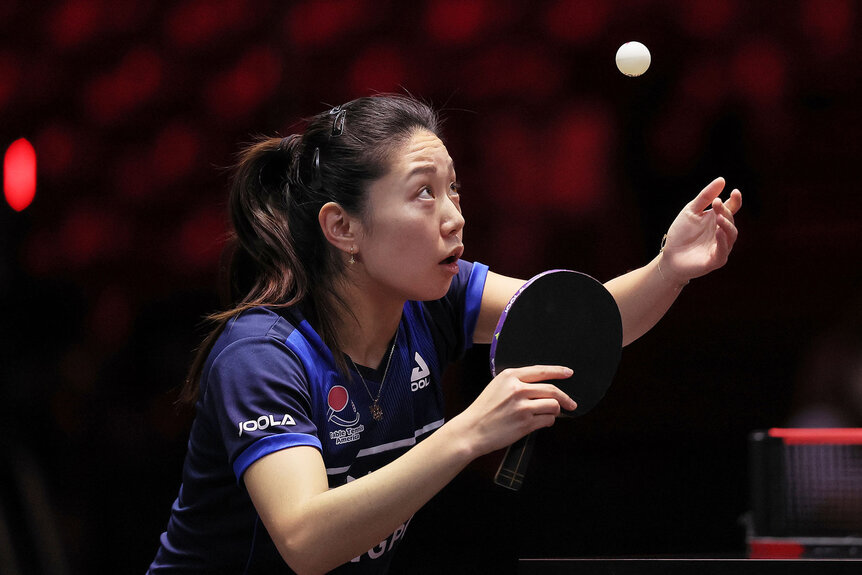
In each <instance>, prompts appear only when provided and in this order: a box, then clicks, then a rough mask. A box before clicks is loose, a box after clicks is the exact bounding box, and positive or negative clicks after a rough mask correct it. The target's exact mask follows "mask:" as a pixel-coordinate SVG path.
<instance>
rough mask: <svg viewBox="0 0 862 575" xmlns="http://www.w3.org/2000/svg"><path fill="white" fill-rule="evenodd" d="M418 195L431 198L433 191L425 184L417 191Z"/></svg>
mask: <svg viewBox="0 0 862 575" xmlns="http://www.w3.org/2000/svg"><path fill="white" fill-rule="evenodd" d="M419 197H420V198H433V197H434V192H432V191H431V188H429V187H428V186H425V187H424V188H422V189H421V190H420V191H419Z"/></svg>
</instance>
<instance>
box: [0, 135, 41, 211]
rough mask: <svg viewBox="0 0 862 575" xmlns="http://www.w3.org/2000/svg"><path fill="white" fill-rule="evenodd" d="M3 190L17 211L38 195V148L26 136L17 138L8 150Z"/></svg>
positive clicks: (9, 202) (4, 161) (4, 164)
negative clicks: (34, 147)
mask: <svg viewBox="0 0 862 575" xmlns="http://www.w3.org/2000/svg"><path fill="white" fill-rule="evenodd" d="M3 191H4V192H5V194H6V202H7V203H8V204H9V205H10V206H11V207H12V209H13V210H15V211H16V212H20V211H21V210H23V209H25V208H26V207H27V206H29V205H30V203H31V202H32V201H33V198H34V197H35V196H36V150H34V149H33V146H32V145H31V144H30V142H28V141H27V140H25V139H24V138H21V139H20V140H15V141H14V142H12V144H11V145H10V146H9V148H8V149H7V150H6V156H5V158H4V159H3Z"/></svg>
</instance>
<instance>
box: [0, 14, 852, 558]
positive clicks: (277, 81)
mask: <svg viewBox="0 0 862 575" xmlns="http://www.w3.org/2000/svg"><path fill="white" fill-rule="evenodd" d="M859 18H860V16H859V6H858V4H857V3H856V2H853V1H851V0H835V1H827V0H796V1H791V2H785V3H781V4H780V5H779V4H776V3H773V2H760V1H758V2H745V1H742V0H692V1H683V0H664V1H658V0H635V1H627V2H603V1H599V0H582V1H576V0H545V1H531V2H516V1H505V0H504V1H493V2H492V1H490V0H464V1H456V0H425V1H421V2H411V3H402V2H394V1H375V2H372V1H370V0H367V1H362V0H356V1H349V0H323V1H317V2H314V1H294V2H275V1H260V2H253V1H242V0H214V1H203V0H182V1H174V2H164V1H156V0H134V1H133V0H71V1H68V2H40V3H34V2H25V1H23V0H0V118H2V122H0V147H2V150H3V151H5V150H6V148H7V147H8V146H9V145H11V144H12V142H14V141H15V140H17V139H19V138H27V139H28V140H29V141H30V142H31V143H32V145H33V147H34V148H35V150H36V154H37V157H38V185H37V192H36V196H35V198H34V200H33V202H32V204H31V205H30V206H29V207H28V208H26V209H25V210H23V211H21V212H17V211H15V210H13V209H12V208H11V207H9V206H7V205H3V206H0V246H2V252H0V255H2V259H0V306H2V314H0V318H2V320H0V321H2V324H0V325H2V331H0V392H2V395H0V417H2V424H0V425H2V427H0V429H2V436H3V441H2V445H3V446H4V453H3V454H2V455H3V459H4V460H3V462H2V469H3V470H4V477H8V478H5V479H4V480H3V483H2V484H0V487H2V488H3V495H4V497H5V500H3V507H2V508H0V512H5V515H6V517H7V520H9V521H10V524H11V525H13V526H18V527H20V526H21V525H22V524H21V521H22V520H23V519H22V518H23V517H24V516H25V512H26V509H22V508H23V507H24V505H23V503H22V501H23V500H21V499H20V498H16V496H15V492H16V487H15V481H16V480H15V477H16V474H15V473H16V472H15V470H16V469H19V468H20V462H21V461H24V460H26V461H32V462H33V463H34V464H35V467H34V469H35V473H37V475H36V477H41V479H42V481H43V482H44V485H45V494H46V496H47V497H48V501H49V503H50V507H49V508H50V511H51V514H50V516H49V519H52V520H53V522H54V523H53V524H54V526H55V527H56V531H57V533H58V534H59V540H58V541H56V545H53V544H52V545H50V546H48V547H45V546H44V545H42V544H40V543H32V540H30V539H28V538H26V537H25V532H26V531H27V530H26V529H24V528H23V527H21V528H20V529H19V528H16V529H15V533H14V534H13V535H12V541H13V542H14V543H16V544H19V545H20V549H21V550H20V551H19V552H18V557H17V560H18V562H19V564H20V565H21V566H22V570H23V571H24V572H28V573H29V572H37V571H35V569H36V567H35V566H38V564H39V559H37V558H38V557H39V556H44V555H45V554H46V553H47V554H49V555H51V556H52V557H54V558H56V559H58V560H59V559H62V564H64V565H66V566H67V569H68V572H73V573H107V572H110V573H141V572H143V571H144V570H145V569H146V566H147V565H148V563H149V561H150V559H151V558H152V555H153V554H154V552H155V550H156V547H157V545H158V536H159V533H160V532H161V530H162V529H163V528H164V525H165V523H166V521H167V518H168V513H169V507H170V503H171V501H172V499H173V498H174V496H175V495H176V491H177V488H178V486H179V480H180V468H181V464H182V457H183V453H184V450H185V440H186V433H187V430H188V423H189V419H188V416H187V415H182V414H177V413H176V411H175V409H174V408H173V406H172V402H173V395H172V393H173V390H174V389H175V387H176V386H177V385H179V384H180V383H181V381H182V379H183V376H184V372H185V369H186V367H187V365H188V362H189V360H190V359H191V354H192V351H193V349H194V348H195V346H196V345H197V343H198V341H199V339H200V338H201V336H202V334H203V333H204V331H203V327H202V325H201V318H202V317H203V316H204V315H205V314H206V313H208V312H211V311H214V310H215V309H217V307H218V303H219V302H218V299H217V297H216V289H215V285H216V275H217V271H218V266H219V256H220V248H221V245H222V241H223V238H224V235H225V232H226V227H225V223H226V214H225V210H224V207H225V199H226V188H227V186H226V174H225V171H224V170H223V168H224V167H226V166H228V165H230V164H231V162H232V160H233V157H234V153H235V152H236V151H237V150H238V149H239V147H240V145H241V144H242V143H243V142H246V141H248V140H249V139H250V138H251V137H252V136H254V135H256V134H267V135H277V134H280V135H286V134H289V133H291V131H292V129H293V127H294V126H295V125H296V124H297V122H298V120H300V119H301V118H302V117H304V116H307V115H310V114H313V113H316V112H318V111H321V110H323V109H326V108H327V107H329V106H332V105H335V104H338V103H342V102H344V101H347V100H350V99H353V98H355V97H358V96H362V95H367V94H371V93H376V92H390V91H395V92H405V91H407V92H410V93H412V94H413V95H415V96H417V97H419V98H421V99H423V100H426V101H429V102H431V103H433V104H434V105H435V106H436V107H438V108H439V109H441V110H442V113H443V115H444V116H445V117H446V119H447V120H446V124H445V135H446V141H447V145H448V146H449V149H450V153H451V154H452V156H453V157H454V158H455V161H456V165H457V168H458V172H459V178H460V179H461V181H462V183H463V187H464V193H463V207H464V212H465V216H466V218H467V222H468V224H467V235H466V245H467V253H466V254H465V258H467V259H473V260H478V261H482V262H485V263H487V264H489V265H491V267H492V269H494V270H496V271H499V272H502V273H506V274H510V275H519V276H522V277H527V276H530V275H532V274H534V273H536V272H538V271H541V270H544V269H547V268H549V267H557V268H559V267H568V268H573V269H578V270H581V271H584V272H587V273H590V274H591V275H594V276H595V277H597V278H599V279H603V280H607V279H610V278H611V277H613V276H615V275H618V274H620V273H623V272H625V271H627V270H629V269H632V268H634V267H637V266H639V265H642V264H643V263H646V262H647V261H648V260H649V259H650V258H651V257H652V256H653V255H654V254H655V253H657V250H658V247H659V242H660V239H661V236H662V234H663V233H664V231H665V229H666V228H667V226H668V225H669V224H670V222H671V221H672V219H673V217H674V216H675V215H676V213H677V212H678V211H679V210H680V209H681V208H682V206H683V205H684V204H685V203H686V202H687V201H689V200H690V199H691V198H693V197H694V195H695V194H696V193H697V192H698V191H699V190H700V189H701V188H702V187H703V186H704V185H705V184H706V183H708V182H709V181H710V180H711V179H713V178H714V177H716V176H719V175H722V176H724V177H726V178H727V180H728V184H729V186H730V187H739V188H740V189H742V191H743V195H744V206H743V210H742V212H741V213H740V214H739V217H738V227H739V228H740V231H741V235H740V239H739V242H738V244H737V246H736V250H735V252H734V254H733V255H732V258H731V261H730V263H729V264H728V265H727V266H726V268H724V269H722V270H720V271H718V272H716V273H714V274H712V275H710V276H708V277H706V278H703V279H699V280H696V281H694V282H692V284H691V285H690V286H689V287H688V288H686V290H685V291H684V293H683V295H682V296H681V298H680V300H679V301H678V302H677V304H676V305H675V307H674V308H673V309H672V310H671V312H670V313H669V314H668V316H667V317H666V318H665V320H664V321H663V322H662V323H661V324H660V325H659V326H658V327H657V328H655V329H654V330H653V331H652V332H651V333H649V334H648V335H646V336H645V337H644V338H642V339H641V340H639V341H638V342H636V343H634V344H633V345H631V346H630V347H629V348H627V349H626V350H625V352H624V354H623V363H622V365H621V367H620V371H619V374H618V376H617V379H616V382H615V385H614V387H613V389H612V391H611V392H610V394H609V396H608V398H607V399H606V401H605V402H604V403H603V404H602V406H600V408H597V409H596V410H595V411H594V412H593V413H592V414H591V415H590V416H589V417H588V418H585V419H583V420H578V421H575V422H561V423H560V424H559V425H558V426H556V427H555V428H554V430H552V431H549V432H548V433H546V434H545V436H544V438H540V443H539V446H538V448H537V455H536V460H535V461H534V464H533V466H532V468H531V476H530V478H529V481H530V482H529V484H528V485H527V486H526V487H525V489H524V491H523V492H521V493H520V494H517V495H514V494H511V493H507V492H501V491H500V490H498V489H497V488H495V487H493V486H492V485H491V477H492V475H493V471H494V469H495V467H496V465H497V462H498V460H499V458H498V457H497V456H489V457H486V458H483V459H481V460H479V461H477V462H476V463H475V464H474V465H472V466H471V467H470V468H469V469H468V470H467V471H465V472H464V473H463V474H462V476H461V477H460V478H459V479H458V480H456V481H455V482H454V483H453V484H452V485H451V486H450V487H448V488H447V489H446V490H444V492H443V493H441V494H440V496H438V497H437V498H436V499H435V500H434V501H432V502H431V504H429V506H428V507H427V508H426V509H425V510H423V511H422V512H420V513H419V514H418V515H417V517H416V518H415V519H414V521H413V522H412V523H411V527H410V531H409V532H408V536H407V542H408V543H407V547H406V549H405V550H404V553H403V554H402V557H401V558H400V559H399V560H400V561H401V563H402V566H410V569H412V571H410V572H424V570H427V572H434V571H440V570H446V571H447V572H458V569H459V568H463V569H464V570H467V569H468V568H470V569H474V570H475V569H480V568H490V567H496V568H499V569H502V570H503V572H505V571H506V570H507V569H508V570H512V569H514V560H515V558H516V557H542V556H591V555H632V554H651V555H654V554H671V553H683V554H698V553H715V552H721V553H733V552H741V551H742V549H743V548H744V531H743V528H742V526H741V524H740V522H739V520H740V517H741V516H742V515H743V514H744V513H745V512H746V510H747V509H748V508H749V503H748V500H747V497H748V494H747V481H748V476H747V467H746V456H747V454H746V437H747V434H748V432H750V431H751V430H753V429H758V428H765V427H770V426H774V425H783V424H785V423H786V422H788V421H789V420H790V419H789V418H790V417H791V416H792V415H793V413H794V412H795V411H796V410H797V409H799V406H798V405H797V402H796V399H795V398H796V397H797V395H798V389H799V387H800V386H801V385H802V382H801V381H800V379H801V376H800V373H801V364H802V362H803V361H804V359H805V357H806V354H807V353H808V350H809V349H810V348H811V346H812V342H813V341H815V340H816V339H817V337H818V335H819V334H822V333H825V332H828V331H829V330H830V329H831V328H832V326H833V325H834V324H836V323H837V322H839V321H840V320H841V319H842V318H845V317H846V316H847V315H848V314H850V313H851V310H858V309H859V307H860V302H862V300H860V297H862V294H860V267H862V266H860V263H862V261H860V255H859V236H860V234H862V223H860V219H859V216H858V212H857V210H856V201H855V200H856V198H855V193H856V192H857V191H858V190H857V188H858V176H857V172H858V169H859V166H860V162H862V140H860V138H859V137H858V133H859V131H860V128H862V112H860V110H862V108H860V106H859V104H858V102H859V99H860V96H862V78H860V76H861V75H862V46H860V41H859V38H860V37H862V35H860V23H859ZM629 40H638V41H641V42H643V43H644V44H646V45H647V46H648V47H649V48H650V50H651V52H652V59H653V61H652V66H651V68H650V69H649V71H648V72H647V73H646V74H645V75H644V76H642V77H639V78H628V77H625V76H623V75H622V74H620V73H619V72H618V71H617V70H616V68H615V65H614V54H615V51H616V49H617V47H618V46H619V45H620V44H622V43H623V42H626V41H629ZM857 313H858V312H857ZM486 355H487V348H484V349H483V348H479V349H476V350H475V351H474V352H472V353H471V354H470V355H469V356H468V357H467V358H466V359H465V360H464V362H463V363H462V364H461V365H459V366H458V367H457V368H455V369H453V371H452V373H451V380H452V383H453V384H454V387H455V388H456V389H466V390H468V391H466V392H461V391H454V392H452V393H451V396H452V397H451V399H452V409H453V410H456V409H457V408H458V407H459V406H460V405H462V404H463V402H464V401H467V400H468V398H469V390H471V389H472V390H475V389H476V388H477V387H480V386H481V385H484V383H486V382H487V381H488V379H489V375H488V369H487V366H486ZM848 417H849V418H850V419H848V422H849V423H850V424H853V425H859V426H862V420H860V419H858V418H859V417H860V416H859V414H858V413H856V414H851V415H850V416H848ZM852 417H856V418H857V419H855V420H853V419H852ZM28 477H31V476H28ZM456 560H457V565H459V566H460V567H451V565H452V564H453V563H455V562H456ZM444 566H449V567H445V569H444ZM30 569H34V570H33V571H31V570H30ZM405 569H406V567H405Z"/></svg>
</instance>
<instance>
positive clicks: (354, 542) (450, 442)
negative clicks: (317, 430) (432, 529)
mask: <svg viewBox="0 0 862 575" xmlns="http://www.w3.org/2000/svg"><path fill="white" fill-rule="evenodd" d="M457 427H458V424H457V422H455V420H453V421H452V422H449V423H447V424H446V425H444V426H443V427H441V428H440V429H438V430H437V431H436V432H434V433H433V434H431V435H430V436H429V437H428V438H426V439H425V440H424V441H422V442H420V443H419V444H418V445H416V446H414V447H413V448H412V449H410V450H409V451H408V452H407V453H405V454H403V455H402V456H401V457H399V458H398V459H396V460H395V461H393V462H391V463H389V464H388V465H386V466H384V467H382V468H380V469H378V470H376V471H374V472H373V473H370V474H368V475H366V476H364V477H360V478H358V479H356V480H355V481H351V482H349V483H347V484H346V485H343V486H340V487H337V488H335V489H328V490H324V491H321V492H319V493H316V494H309V496H308V497H304V498H302V501H301V502H295V501H294V502H276V501H269V502H268V504H267V503H264V504H263V505H262V507H264V508H267V509H274V510H277V512H276V513H274V514H272V515H270V516H268V517H267V516H265V515H264V514H263V513H262V514H261V516H262V518H263V519H264V524H265V525H266V526H267V529H268V530H269V531H270V534H271V535H272V536H273V539H274V541H275V543H276V546H277V547H278V548H279V551H280V552H281V554H282V556H283V557H284V558H285V560H286V561H287V562H288V563H289V564H290V565H291V567H292V568H293V569H295V570H296V571H297V572H299V573H303V572H308V573H314V572H325V571H328V570H330V569H333V568H334V567H336V566H338V565H341V564H343V563H345V562H347V561H350V560H351V559H353V558H354V557H357V556H359V555H361V554H362V553H364V552H366V551H368V550H369V549H371V548H372V547H374V546H375V545H377V544H379V543H380V542H381V541H383V540H385V539H386V538H387V537H388V536H390V535H391V534H392V533H393V532H394V531H395V530H396V529H397V528H398V527H399V526H401V525H403V524H404V523H405V522H406V521H407V520H409V519H410V517H412V516H413V514H414V513H415V512H416V511H417V510H419V508H421V507H422V505H424V504H425V503H426V502H427V501H428V500H430V499H431V498H432V497H433V496H434V495H435V494H436V493H437V492H438V491H440V489H442V488H443V487H444V486H445V485H446V484H447V483H449V482H450V481H451V480H452V479H453V478H454V477H455V476H456V475H457V474H458V473H459V472H460V471H461V470H462V469H463V468H464V467H465V466H466V465H467V464H468V463H469V462H470V461H471V460H472V459H473V458H474V456H475V455H474V452H473V450H472V447H471V445H470V444H469V442H468V441H467V440H466V439H465V434H464V433H463V432H459V431H457ZM249 471H252V470H251V469H250V470H249ZM257 503H258V502H257V501H256V504H257ZM282 503H283V504H282ZM260 507H261V506H259V508H260Z"/></svg>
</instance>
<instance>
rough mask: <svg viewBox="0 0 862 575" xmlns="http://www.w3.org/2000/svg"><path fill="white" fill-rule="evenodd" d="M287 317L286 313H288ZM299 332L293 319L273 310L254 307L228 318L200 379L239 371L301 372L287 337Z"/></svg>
mask: <svg viewBox="0 0 862 575" xmlns="http://www.w3.org/2000/svg"><path fill="white" fill-rule="evenodd" d="M288 317H289V316H288ZM296 335H298V332H297V328H296V326H295V325H294V322H293V321H291V320H289V319H287V317H285V315H282V314H279V313H277V312H276V311H274V310H272V309H269V308H264V307H257V308H252V309H250V310H247V311H245V312H243V313H241V314H240V315H238V316H237V317H235V318H233V319H231V320H230V321H228V323H227V325H225V328H224V331H223V332H222V334H221V336H219V338H218V340H217V341H216V343H215V345H213V348H212V350H211V351H210V354H209V357H208V358H207V361H206V363H205V364H204V369H203V372H202V378H201V381H202V383H204V385H205V386H206V382H208V381H210V380H211V379H212V378H211V377H210V376H211V374H214V373H217V374H219V375H220V379H224V378H225V376H226V375H228V374H230V373H231V372H238V373H240V374H245V375H246V376H247V375H248V374H254V373H261V372H263V373H267V372H275V371H282V372H283V371H284V370H285V369H287V370H288V371H291V372H296V371H299V372H301V371H303V368H302V362H301V361H300V358H299V357H298V356H297V353H296V352H295V350H293V349H292V348H291V346H289V345H287V342H288V340H290V339H292V338H295V336H296Z"/></svg>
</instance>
